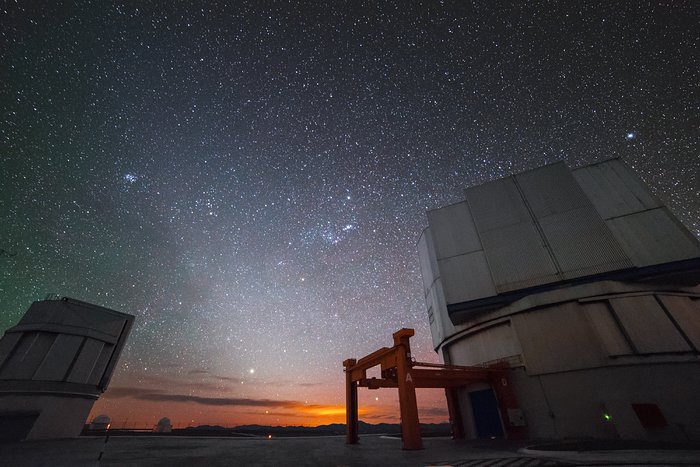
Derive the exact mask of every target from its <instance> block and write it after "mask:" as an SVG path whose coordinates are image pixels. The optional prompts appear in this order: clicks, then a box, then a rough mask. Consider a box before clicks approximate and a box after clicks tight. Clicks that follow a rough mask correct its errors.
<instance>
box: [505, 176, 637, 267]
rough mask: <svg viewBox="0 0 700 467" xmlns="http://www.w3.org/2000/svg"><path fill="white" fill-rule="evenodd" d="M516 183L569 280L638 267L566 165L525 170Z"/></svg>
mask: <svg viewBox="0 0 700 467" xmlns="http://www.w3.org/2000/svg"><path fill="white" fill-rule="evenodd" d="M516 180H517V181H518V185H519V186H520V188H521V190H522V193H523V195H524V197H525V200H526V202H527V205H528V206H529V207H530V209H531V211H532V213H533V214H534V215H535V218H536V220H537V222H538V223H539V226H540V227H541V230H542V233H543V234H544V237H545V239H546V242H547V244H548V246H549V248H550V251H551V252H552V255H553V256H554V258H555V261H556V263H557V267H558V269H559V272H560V273H561V275H562V277H563V278H565V279H572V278H576V277H582V276H587V275H591V274H599V273H602V272H607V271H614V270H617V269H625V268H628V267H631V266H632V262H631V261H630V259H629V258H628V257H627V255H626V254H625V252H624V250H623V249H622V247H620V245H619V244H618V243H617V241H616V239H615V237H614V235H613V234H612V233H611V232H610V231H609V229H608V227H607V226H606V224H605V222H604V221H603V219H601V218H600V215H599V214H598V212H597V211H596V210H595V208H594V207H593V205H592V204H591V202H590V201H589V200H588V198H587V197H586V195H585V193H584V192H583V190H582V189H581V188H580V187H579V185H578V183H577V182H576V179H574V177H573V176H572V175H571V172H570V171H569V169H567V168H566V166H565V165H564V164H554V165H550V166H547V167H542V168H540V169H537V170H533V171H530V172H525V173H523V174H520V175H517V176H516Z"/></svg>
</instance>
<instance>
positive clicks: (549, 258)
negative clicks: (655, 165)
mask: <svg viewBox="0 0 700 467" xmlns="http://www.w3.org/2000/svg"><path fill="white" fill-rule="evenodd" d="M428 223H429V227H428V228H427V229H426V230H425V231H424V232H423V234H422V236H421V238H420V241H419V244H418V249H419V256H420V264H421V271H422V275H423V284H424V292H425V299H426V304H427V308H428V317H429V320H430V328H431V332H432V337H433V345H434V348H435V350H436V351H437V352H438V353H439V354H440V355H441V357H442V358H443V359H444V361H445V362H446V363H450V364H454V365H469V366H474V365H477V366H478V365H492V364H504V363H506V364H508V365H509V366H510V368H511V370H510V376H511V384H512V385H513V387H514V390H515V393H516V395H517V398H518V404H519V406H520V410H519V411H510V412H509V413H508V414H503V413H500V411H499V409H498V404H497V401H496V400H495V397H494V395H493V391H492V390H491V388H489V387H487V386H483V385H481V386H478V387H464V388H462V389H461V391H460V398H459V405H460V411H461V415H462V420H463V424H464V425H465V426H464V429H465V431H466V432H467V433H468V434H469V435H470V436H471V437H490V436H502V435H503V433H504V426H505V424H512V425H516V426H524V427H525V430H526V432H527V436H528V437H530V438H536V437H542V438H564V437H583V436H591V437H597V438H628V439H672V440H688V439H691V440H700V398H699V397H698V396H697V395H698V394H700V353H699V350H700V287H698V284H699V283H700V244H699V243H698V240H697V239H696V238H695V237H694V236H693V235H692V234H691V233H690V232H689V231H688V230H687V229H685V228H684V227H683V225H682V224H681V223H680V222H679V221H678V220H677V219H676V218H675V217H674V216H673V215H672V214H671V213H670V212H669V210H668V209H667V208H666V207H665V206H664V205H663V204H662V203H661V202H660V201H659V200H658V199H657V198H656V197H655V196H653V195H652V194H651V192H650V191H649V189H648V188H647V187H646V186H645V185H644V184H643V182H642V181H641V180H640V179H639V178H638V177H637V176H636V175H635V174H634V173H633V172H632V171H631V170H629V169H628V168H627V167H626V166H625V165H624V164H622V163H621V162H620V161H619V160H617V159H613V160H608V161H605V162H602V163H598V164H593V165H590V166H586V167H581V168H577V169H573V170H570V169H568V168H567V167H566V166H565V165H564V164H563V163H556V164H552V165H548V166H544V167H540V168H537V169H534V170H531V171H528V172H524V173H521V174H517V175H514V176H511V177H507V178H503V179H500V180H496V181H493V182H489V183H486V184H483V185H479V186H474V187H471V188H468V189H466V190H465V200H464V201H463V202H460V203H457V204H454V205H451V206H446V207H443V208H440V209H435V210H433V211H429V212H428Z"/></svg>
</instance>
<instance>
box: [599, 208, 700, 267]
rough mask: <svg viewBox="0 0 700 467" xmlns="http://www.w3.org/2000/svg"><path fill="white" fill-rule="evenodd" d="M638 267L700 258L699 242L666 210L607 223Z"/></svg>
mask: <svg viewBox="0 0 700 467" xmlns="http://www.w3.org/2000/svg"><path fill="white" fill-rule="evenodd" d="M607 224H608V226H609V227H610V230H611V231H612V232H613V234H614V235H615V237H616V238H617V239H618V241H619V243H620V245H621V246H622V248H624V250H625V252H626V253H627V255H628V256H629V257H630V258H631V259H632V262H633V263H634V265H635V266H638V267H641V266H649V265H653V264H661V263H668V262H671V261H678V260H682V259H688V258H697V257H698V256H700V246H699V245H698V241H697V240H695V238H694V237H692V236H691V235H690V233H689V232H688V231H686V230H685V229H683V228H681V227H680V225H679V224H678V223H677V221H676V220H674V219H673V216H672V215H671V214H670V213H669V212H668V211H667V210H666V208H657V209H652V210H650V211H643V212H638V213H635V214H630V215H628V216H623V217H616V218H614V219H610V220H608V221H607Z"/></svg>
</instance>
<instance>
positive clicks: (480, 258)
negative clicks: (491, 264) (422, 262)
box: [438, 251, 496, 305]
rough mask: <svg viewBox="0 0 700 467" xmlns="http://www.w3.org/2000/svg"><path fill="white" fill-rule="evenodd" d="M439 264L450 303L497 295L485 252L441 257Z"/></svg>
mask: <svg viewBox="0 0 700 467" xmlns="http://www.w3.org/2000/svg"><path fill="white" fill-rule="evenodd" d="M438 265H439V267H440V278H441V280H442V286H443V289H444V292H445V301H446V302H447V304H448V305H449V304H452V303H461V302H466V301H469V300H475V299H477V298H484V297H491V296H493V295H496V289H495V287H494V285H493V281H492V280H491V275H490V273H489V268H488V265H487V264H486V258H485V256H484V253H483V252H481V251H477V252H474V253H468V254H466V255H459V256H453V257H452V258H445V259H441V260H438Z"/></svg>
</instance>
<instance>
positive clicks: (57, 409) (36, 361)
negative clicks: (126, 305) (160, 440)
mask: <svg viewBox="0 0 700 467" xmlns="http://www.w3.org/2000/svg"><path fill="white" fill-rule="evenodd" d="M133 321H134V317H133V316H131V315H127V314H125V313H120V312H118V311H114V310H110V309H107V308H103V307H100V306H97V305H91V304H89V303H85V302H81V301H79V300H74V299H71V298H58V299H48V300H43V301H39V302H34V303H32V305H31V307H29V310H27V312H26V313H25V315H24V316H23V317H22V319H21V320H20V322H19V323H18V324H17V325H16V326H14V327H12V328H10V329H8V330H7V331H6V332H5V335H4V336H3V337H2V339H0V441H8V440H15V441H18V440H23V439H50V438H71V437H75V436H78V435H79V434H80V431H81V430H82V428H83V425H84V424H85V419H86V418H87V416H88V414H89V413H90V409H92V406H93V404H94V402H95V400H97V398H98V397H99V395H100V394H101V393H102V392H104V391H105V389H106V388H107V384H108V383H109V380H110V378H111V376H112V372H113V371H114V368H115V366H116V364H117V361H118V359H119V354H120V352H121V350H122V348H123V347H124V344H125V342H126V338H127V336H128V335H129V331H130V330H131V326H132V323H133Z"/></svg>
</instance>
